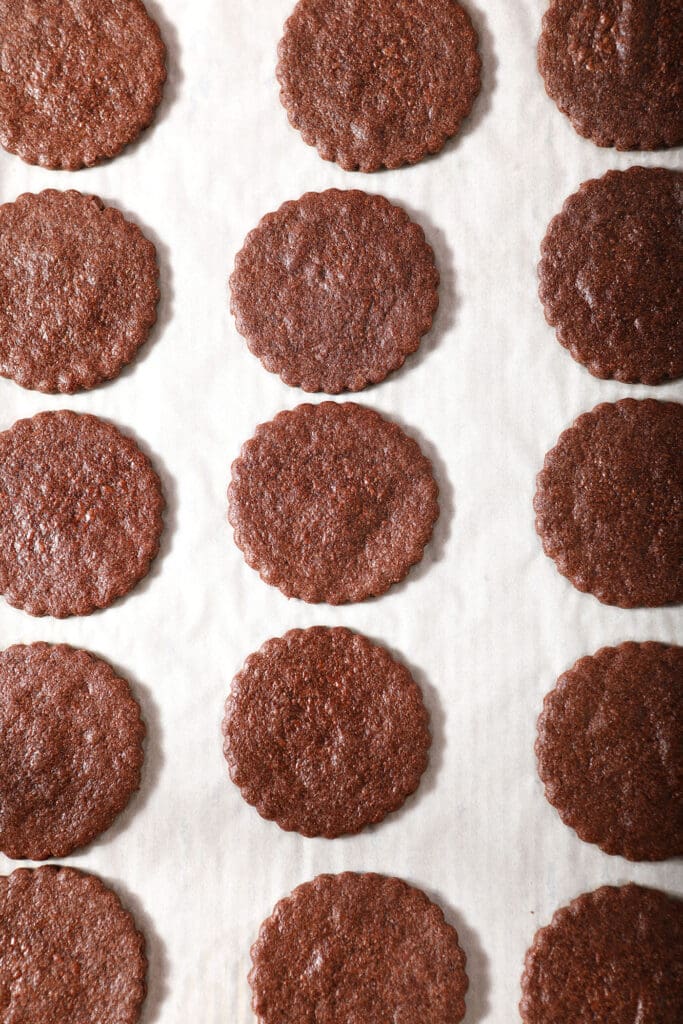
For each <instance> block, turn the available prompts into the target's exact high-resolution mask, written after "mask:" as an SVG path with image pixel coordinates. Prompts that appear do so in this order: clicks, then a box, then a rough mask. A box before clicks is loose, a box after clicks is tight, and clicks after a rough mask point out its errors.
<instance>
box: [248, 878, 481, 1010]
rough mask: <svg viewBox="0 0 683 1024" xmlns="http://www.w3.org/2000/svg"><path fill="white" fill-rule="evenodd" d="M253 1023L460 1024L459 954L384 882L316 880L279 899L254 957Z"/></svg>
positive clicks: (417, 906) (415, 900)
mask: <svg viewBox="0 0 683 1024" xmlns="http://www.w3.org/2000/svg"><path fill="white" fill-rule="evenodd" d="M251 958H252V961H253V965H254V966H253V969H252V971H251V974H250V975H249V983H250V985H251V987H252V991H253V1001H252V1005H253V1008H254V1012H255V1014H256V1016H257V1018H258V1021H259V1024H280V1022H281V1021H291V1022H294V1021H313V1020H316V1021H325V1024H351V1022H352V1021H353V1022H354V1024H355V1022H356V1021H358V1022H360V1021H362V1022H363V1024H386V1022H387V1021H401V1024H458V1021H461V1020H462V1018H463V1017H464V1016H465V993H466V991H467V975H466V973H465V954H464V953H463V951H462V949H461V948H460V946H459V944H458V935H457V933H456V931H455V929H454V928H452V927H451V926H450V925H449V924H447V923H446V921H445V920H444V916H443V913H442V911H441V909H440V907H438V906H437V905H436V904H435V903H432V902H431V901H430V900H429V899H428V898H427V896H426V895H425V894H424V893H423V892H422V891H421V890H420V889H414V888H413V887H412V886H410V885H406V883H405V882H402V881H400V879H398V878H385V877H384V876H383V875H374V874H363V875H355V874H351V873H350V872H347V873H345V874H342V875H318V877H317V878H315V879H314V880H313V881H312V882H307V883H306V884H305V885H300V886H299V887H298V888H297V889H295V890H294V892H292V893H291V895H290V896H288V897H287V898H286V899H283V900H280V902H279V903H278V904H277V906H276V907H275V910H274V911H273V914H272V916H271V917H269V918H268V920H267V921H264V923H263V924H262V925H261V929H260V931H259V935H258V938H257V940H256V942H255V943H254V945H253V947H252V950H251Z"/></svg>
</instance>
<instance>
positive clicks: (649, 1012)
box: [519, 885, 683, 1024]
mask: <svg viewBox="0 0 683 1024" xmlns="http://www.w3.org/2000/svg"><path fill="white" fill-rule="evenodd" d="M519 1009H520V1013H521V1016H522V1020H523V1022H524V1024H569V1022H570V1021H571V1024H636V1021H637V1022H638V1024H641V1022H642V1024H678V1022H679V1021H680V1020H681V1019H683V904H682V903H681V902H680V900H676V899H673V898H672V897H670V896H667V895H666V894H665V893H663V892H659V891H657V890H655V889H644V888H642V887H641V886H638V885H625V886H622V887H621V888H614V887H611V886H603V887H602V888H601V889H596V890H595V892H589V893H584V894H583V895H582V896H579V897H577V899H575V900H573V901H572V902H571V903H570V904H569V906H567V907H562V908H561V909H560V910H558V911H557V912H556V913H555V915H554V916H553V919H552V922H551V923H550V924H549V925H548V926H547V927H545V928H541V929H540V931H538V932H536V936H535V938H534V941H533V943H532V945H531V947H530V949H529V951H528V952H527V955H526V961H525V965H524V974H523V976H522V1001H521V1003H520V1007H519Z"/></svg>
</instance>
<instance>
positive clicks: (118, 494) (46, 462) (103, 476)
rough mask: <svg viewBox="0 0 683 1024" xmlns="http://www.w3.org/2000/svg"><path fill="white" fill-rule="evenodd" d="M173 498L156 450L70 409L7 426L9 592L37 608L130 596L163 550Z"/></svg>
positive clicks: (1, 455)
mask: <svg viewBox="0 0 683 1024" xmlns="http://www.w3.org/2000/svg"><path fill="white" fill-rule="evenodd" d="M163 509H164V499H163V496H162V493H161V483H160V481H159V478H158V476H157V475H156V473H155V472H154V469H153V468H152V465H151V463H150V461H149V459H148V458H147V456H146V455H143V453H142V452H141V451H140V449H139V448H138V446H137V445H136V444H135V442H134V441H133V440H131V438H129V437H126V436H125V435H124V434H121V433H120V432H119V431H118V430H117V429H116V427H114V426H112V425H111V424H110V423H105V422H104V420H100V419H98V418H97V417H96V416H90V415H79V414H77V413H74V412H69V411H67V410H61V411H59V412H43V413H39V414H38V415H37V416H33V417H32V418H31V419H27V420H18V421H17V422H16V423H15V424H14V426H13V427H11V428H10V429H9V430H5V431H3V432H2V433H0V593H3V594H4V595H5V596H6V598H7V600H8V601H9V603H10V604H13V605H15V606H16V607H17V608H23V609H24V611H27V612H29V614H31V615H54V616H55V617H56V618H64V617H65V616H67V615H89V614H90V612H93V611H95V609H96V608H105V607H106V606H107V605H110V604H111V603H112V601H115V600H116V598H118V597H122V596H123V594H126V593H127V592H128V591H129V590H130V589H131V588H132V587H134V586H135V584H136V583H137V582H138V581H139V580H141V579H142V577H143V576H145V575H146V574H147V572H148V571H149V567H150V563H151V562H152V559H153V558H154V557H155V555H156V553H157V551H158V550H159V539H160V537H161V532H162V529H163V518H162V513H163Z"/></svg>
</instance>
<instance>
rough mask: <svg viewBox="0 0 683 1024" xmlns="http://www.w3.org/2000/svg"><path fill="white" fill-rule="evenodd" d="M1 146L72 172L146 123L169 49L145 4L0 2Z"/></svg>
mask: <svg viewBox="0 0 683 1024" xmlns="http://www.w3.org/2000/svg"><path fill="white" fill-rule="evenodd" d="M0 50H2V67H1V69H0V143H2V145H3V146H4V147H5V149H7V150H9V152H10V153H17V154H18V155H19V156H20V157H22V159H23V160H26V161H27V162H28V163H30V164H40V165H41V166H42V167H51V168H56V169H62V170H68V171H75V170H78V168H80V167H91V166H92V165H93V164H96V163H98V162H99V161H100V160H104V159H107V158H109V157H113V156H116V154H117V153H119V152H120V151H121V150H122V149H123V147H124V146H126V145H128V143H129V142H132V141H133V139H136V138H137V136H138V135H139V134H140V132H141V131H142V129H143V128H146V127H147V125H148V124H149V123H150V122H151V120H152V118H153V117H154V112H155V110H156V107H157V106H158V105H159V103H160V101H161V94H162V88H163V84H164V81H165V79H166V49H165V47H164V44H163V42H162V39H161V34H160V32H159V28H158V26H157V24H156V22H155V21H153V20H152V19H151V18H150V16H149V14H148V13H147V10H146V8H145V6H144V4H143V3H141V0H41V2H40V3H39V4H36V3H35V2H34V0H0Z"/></svg>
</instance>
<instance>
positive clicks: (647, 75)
mask: <svg viewBox="0 0 683 1024" xmlns="http://www.w3.org/2000/svg"><path fill="white" fill-rule="evenodd" d="M682 38H683V7H682V6H681V3H680V0H638V2H637V3H632V2H625V0H551V3H550V6H549V7H548V10H547V11H546V13H545V15H544V17H543V31H542V33H541V38H540V41H539V44H538V67H539V70H540V72H541V74H542V76H543V79H544V81H545V88H546V92H547V93H548V95H549V96H550V97H551V99H553V100H554V101H555V103H556V104H557V106H558V107H559V109H560V110H561V111H562V113H563V114H566V115H567V117H568V118H569V120H570V121H571V123H572V125H573V126H574V128H575V129H576V131H577V132H578V133H579V135H583V136H585V138H587V139H591V140H592V141H593V142H595V143H596V144H597V145H598V146H615V147H616V148H617V149H658V148H661V147H665V146H678V145H680V143H681V142H683V64H682V63H681V40H682Z"/></svg>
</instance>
